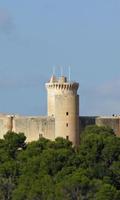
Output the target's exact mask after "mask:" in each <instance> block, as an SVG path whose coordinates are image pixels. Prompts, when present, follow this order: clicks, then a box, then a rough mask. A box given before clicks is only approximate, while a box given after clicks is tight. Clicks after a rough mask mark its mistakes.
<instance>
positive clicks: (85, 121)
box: [79, 116, 96, 133]
mask: <svg viewBox="0 0 120 200" xmlns="http://www.w3.org/2000/svg"><path fill="white" fill-rule="evenodd" d="M95 123H96V116H80V117H79V124H80V133H81V132H82V131H83V130H84V129H85V127H86V126H88V125H95Z"/></svg>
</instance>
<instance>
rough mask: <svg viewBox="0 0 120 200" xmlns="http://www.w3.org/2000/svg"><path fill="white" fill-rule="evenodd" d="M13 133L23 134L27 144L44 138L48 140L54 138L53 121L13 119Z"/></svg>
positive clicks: (48, 118) (49, 118)
mask: <svg viewBox="0 0 120 200" xmlns="http://www.w3.org/2000/svg"><path fill="white" fill-rule="evenodd" d="M13 131H15V132H17V133H18V132H23V133H24V134H25V135H26V137H27V142H31V141H34V140H38V139H39V138H40V137H45V138H47V139H50V140H54V138H55V135H54V133H55V120H54V118H52V117H19V116H18V117H17V116H16V117H14V121H13Z"/></svg>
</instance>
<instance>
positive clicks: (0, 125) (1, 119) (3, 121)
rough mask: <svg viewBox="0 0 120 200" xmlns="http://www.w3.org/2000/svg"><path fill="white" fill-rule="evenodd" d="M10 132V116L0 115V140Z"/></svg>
mask: <svg viewBox="0 0 120 200" xmlns="http://www.w3.org/2000/svg"><path fill="white" fill-rule="evenodd" d="M11 130H12V116H9V115H2V114H1V115H0V138H1V139H2V138H3V136H4V135H5V134H6V133H7V132H8V131H11Z"/></svg>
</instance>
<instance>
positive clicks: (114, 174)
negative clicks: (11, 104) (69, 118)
mask: <svg viewBox="0 0 120 200" xmlns="http://www.w3.org/2000/svg"><path fill="white" fill-rule="evenodd" d="M25 140H26V137H25V136H24V134H23V133H19V134H16V133H14V132H8V133H7V134H6V135H5V136H4V138H3V139H1V140H0V200H120V138H118V137H116V136H115V135H114V133H113V130H111V129H110V128H108V127H97V126H88V127H86V129H85V131H84V132H83V133H82V134H81V139H80V146H79V147H78V148H77V149H76V148H74V147H73V146H72V143H71V142H69V141H68V140H65V139H63V138H57V139H56V140H55V141H49V140H47V139H45V138H41V139H39V140H38V141H34V142H31V143H28V144H27V143H25Z"/></svg>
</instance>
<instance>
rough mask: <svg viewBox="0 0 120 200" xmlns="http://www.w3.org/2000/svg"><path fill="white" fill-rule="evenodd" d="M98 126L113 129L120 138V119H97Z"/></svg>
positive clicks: (114, 117)
mask: <svg viewBox="0 0 120 200" xmlns="http://www.w3.org/2000/svg"><path fill="white" fill-rule="evenodd" d="M96 125H98V126H108V127H110V128H112V129H113V130H114V132H115V134H116V135H117V136H120V117H116V116H113V117H97V118H96Z"/></svg>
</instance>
